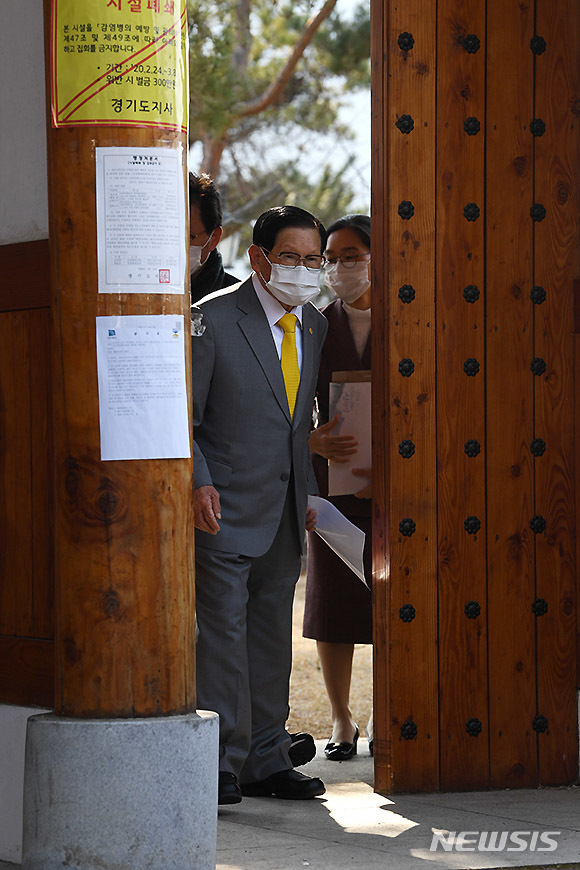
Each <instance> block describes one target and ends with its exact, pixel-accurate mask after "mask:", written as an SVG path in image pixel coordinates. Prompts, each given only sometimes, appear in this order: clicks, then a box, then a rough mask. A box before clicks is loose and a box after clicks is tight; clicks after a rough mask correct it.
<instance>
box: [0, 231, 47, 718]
mask: <svg viewBox="0 0 580 870" xmlns="http://www.w3.org/2000/svg"><path fill="white" fill-rule="evenodd" d="M49 341H50V291H49V256H48V241H40V242H27V243H22V244H17V245H4V246H2V247H0V703H2V704H19V705H24V706H27V705H38V706H46V707H52V704H53V697H54V688H53V674H54V663H53V657H54V648H53V642H52V637H53V633H54V632H53V607H52V599H53V579H52V578H53V570H52V533H51V528H52V474H51V468H50V462H51V432H50V426H49V420H50V413H49V412H50V346H49Z"/></svg>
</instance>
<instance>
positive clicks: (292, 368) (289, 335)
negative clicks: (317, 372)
mask: <svg viewBox="0 0 580 870" xmlns="http://www.w3.org/2000/svg"><path fill="white" fill-rule="evenodd" d="M296 320H297V318H296V315H295V314H290V313H288V314H284V315H283V317H281V318H280V320H279V321H278V326H281V327H282V329H283V330H284V337H283V339H282V355H281V359H280V362H281V363H282V374H283V375H284V383H285V385H286V396H287V397H288V407H289V408H290V417H292V418H294V406H295V405H296V396H297V394H298V387H299V386H300V369H299V368H298V351H297V350H296Z"/></svg>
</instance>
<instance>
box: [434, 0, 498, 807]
mask: <svg viewBox="0 0 580 870" xmlns="http://www.w3.org/2000/svg"><path fill="white" fill-rule="evenodd" d="M484 12H485V10H484V8H483V7H482V6H481V4H480V3H475V2H471V3H464V4H462V6H461V8H458V7H457V3H456V2H455V0H443V2H440V3H439V4H438V27H437V32H438V44H437V58H438V62H437V227H436V235H437V248H436V262H437V271H436V286H437V468H438V477H437V486H438V501H437V517H438V538H439V563H438V575H439V662H440V666H439V697H440V735H441V736H440V740H441V787H442V788H444V789H451V790H460V789H463V788H477V787H484V786H486V785H487V782H488V776H489V770H488V763H489V762H488V751H487V745H488V725H487V650H486V634H485V631H481V623H482V622H483V624H484V625H485V612H486V609H485V597H486V576H485V453H484V448H485V444H484V442H485V439H484V434H485V417H484V409H485V354H484V340H485V330H484V319H483V306H482V305H474V304H471V303H469V302H467V301H466V299H465V298H464V295H463V292H464V288H465V287H468V286H469V287H478V288H483V283H484V219H483V211H484V174H483V167H484V135H478V136H469V135H468V134H467V133H466V131H465V128H464V122H465V119H466V118H470V117H476V118H478V119H482V121H483V120H484V118H485V14H484ZM468 40H472V42H473V45H471V44H470V43H469V42H468ZM475 40H477V42H476V41H475ZM468 47H469V48H470V49H471V50H469V51H468V50H467V48H468ZM476 443H477V445H479V450H480V452H479V453H478V454H477V455H473V454H474V453H475V450H474V447H475V444H476ZM468 444H469V447H467V448H466V445H468ZM466 449H467V450H468V451H469V454H470V455H468V453H466ZM468 529H469V531H468ZM468 602H480V604H481V607H482V610H483V615H482V617H481V621H480V619H475V620H474V619H470V618H469V617H468V616H467V615H466V611H465V608H466V604H467V603H468Z"/></svg>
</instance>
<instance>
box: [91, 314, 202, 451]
mask: <svg viewBox="0 0 580 870" xmlns="http://www.w3.org/2000/svg"><path fill="white" fill-rule="evenodd" d="M96 321H97V372H98V379H99V418H100V427H101V459H102V460H105V459H185V458H189V456H191V447H190V442H189V424H188V415H187V391H186V386H185V341H184V334H183V329H184V318H183V315H182V314H150V315H143V316H137V315H127V316H124V317H97V319H96ZM188 326H189V324H188Z"/></svg>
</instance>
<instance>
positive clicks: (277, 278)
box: [262, 255, 321, 307]
mask: <svg viewBox="0 0 580 870" xmlns="http://www.w3.org/2000/svg"><path fill="white" fill-rule="evenodd" d="M264 256H265V255H264ZM268 262H270V261H269V260H268ZM271 265H272V273H271V275H270V280H269V281H266V286H267V287H268V290H270V291H271V293H272V296H275V297H276V299H277V300H278V302H281V303H282V304H283V305H291V306H292V307H294V306H295V305H306V303H307V302H310V300H311V299H314V297H315V296H318V294H319V293H320V271H321V270H319V269H317V270H315V271H312V272H311V271H310V269H307V268H306V266H302V265H300V266H280V265H279V264H278V263H272V264H271ZM262 278H264V276H263V275H262ZM264 280H266V279H265V278H264Z"/></svg>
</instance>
